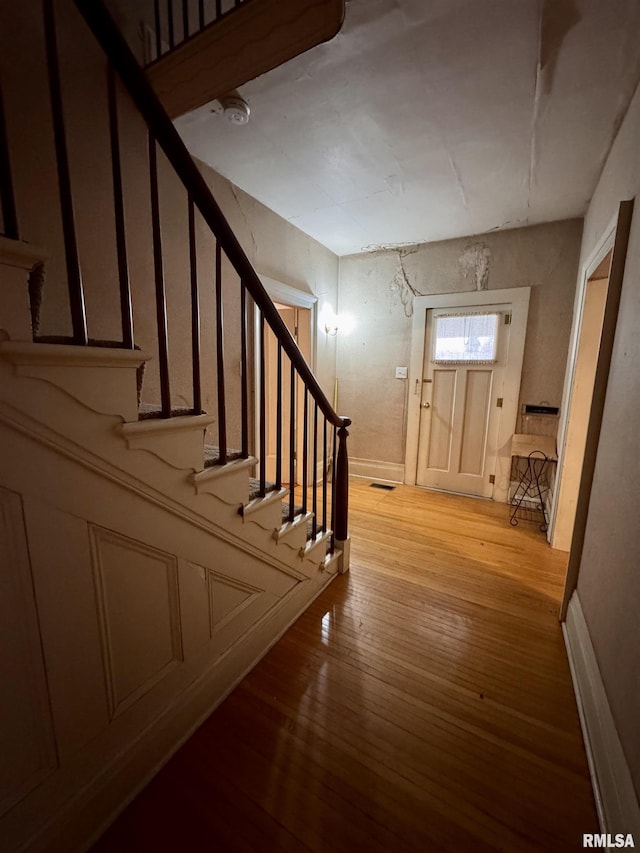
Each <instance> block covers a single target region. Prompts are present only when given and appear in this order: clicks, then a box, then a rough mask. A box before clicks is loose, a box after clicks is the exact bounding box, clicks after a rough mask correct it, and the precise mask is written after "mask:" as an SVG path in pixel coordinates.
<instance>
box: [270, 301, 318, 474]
mask: <svg viewBox="0 0 640 853" xmlns="http://www.w3.org/2000/svg"><path fill="white" fill-rule="evenodd" d="M274 305H275V306H276V308H277V309H278V313H279V314H280V317H281V318H282V320H283V321H284V324H285V325H286V327H287V329H288V330H289V332H290V333H291V337H292V338H293V339H294V341H295V342H296V343H297V344H298V347H299V349H300V352H301V353H302V355H303V356H304V358H305V360H306V362H307V363H310V361H311V311H310V309H309V308H304V307H300V306H297V305H286V304H284V303H282V302H275V303H274ZM279 349H280V347H279V344H278V340H277V338H276V336H275V335H274V334H273V332H272V331H271V329H269V328H268V327H267V328H266V329H265V382H266V390H267V393H266V407H265V408H266V411H265V416H266V424H265V427H266V429H265V436H266V448H267V454H266V476H267V480H270V481H272V482H275V481H276V479H277V476H276V467H277V459H278V455H279V456H280V459H285V460H286V459H289V448H290V447H291V446H293V447H294V448H295V453H294V458H293V463H294V466H293V471H294V475H293V482H292V483H291V482H290V479H291V473H290V471H289V469H288V468H287V470H286V471H284V470H283V474H282V482H283V485H286V486H295V485H298V483H299V482H300V479H301V472H300V471H299V465H300V460H301V459H302V458H303V439H304V435H303V430H302V426H301V425H302V423H303V418H304V414H303V413H304V398H303V392H304V386H303V384H302V382H301V380H300V379H299V377H297V375H296V376H295V377H294V378H293V382H294V383H295V387H294V395H293V399H294V404H293V405H294V409H295V411H294V412H293V417H292V416H291V415H292V412H291V398H292V397H291V390H292V389H291V382H292V376H291V372H290V370H288V369H286V367H285V369H283V365H282V363H281V364H280V365H279V363H278V361H279ZM281 361H282V360H281ZM286 364H287V365H288V364H289V361H288V359H287V360H286ZM278 405H280V409H281V411H280V426H279V428H278ZM278 445H279V446H278Z"/></svg>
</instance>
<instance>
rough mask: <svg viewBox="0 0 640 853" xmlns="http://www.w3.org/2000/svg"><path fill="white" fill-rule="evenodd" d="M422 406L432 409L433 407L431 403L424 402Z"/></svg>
mask: <svg viewBox="0 0 640 853" xmlns="http://www.w3.org/2000/svg"><path fill="white" fill-rule="evenodd" d="M422 408H423V409H430V408H431V403H423V404H422Z"/></svg>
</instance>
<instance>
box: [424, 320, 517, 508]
mask: <svg viewBox="0 0 640 853" xmlns="http://www.w3.org/2000/svg"><path fill="white" fill-rule="evenodd" d="M510 320H511V305H510V304H500V305H483V306H482V307H481V308H478V307H469V308H468V309H465V308H456V309H455V312H452V311H451V309H445V308H438V309H431V310H429V311H427V321H426V338H425V349H424V363H423V372H422V380H421V397H420V433H419V444H418V469H417V478H416V481H417V483H418V485H421V486H427V487H429V488H433V489H443V490H445V491H450V492H459V493H461V494H467V495H476V496H479V497H485V498H490V497H492V496H493V489H494V482H495V470H496V458H497V452H498V447H497V444H498V431H499V425H500V415H501V412H502V402H503V397H504V380H505V372H506V371H505V368H506V361H507V356H508V352H509V332H510V328H511V326H510Z"/></svg>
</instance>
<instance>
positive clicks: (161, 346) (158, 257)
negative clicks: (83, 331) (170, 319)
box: [149, 133, 171, 418]
mask: <svg viewBox="0 0 640 853" xmlns="http://www.w3.org/2000/svg"><path fill="white" fill-rule="evenodd" d="M149 185H150V189H151V233H152V241H153V267H154V274H155V285H156V322H157V326H158V366H159V370H160V397H161V405H162V409H161V411H162V417H163V418H170V417H171V388H170V384H169V341H168V334H167V298H166V292H165V283H164V265H163V260H162V228H161V225H160V195H159V191H158V152H157V150H156V142H155V139H154V138H153V136H152V135H151V133H149Z"/></svg>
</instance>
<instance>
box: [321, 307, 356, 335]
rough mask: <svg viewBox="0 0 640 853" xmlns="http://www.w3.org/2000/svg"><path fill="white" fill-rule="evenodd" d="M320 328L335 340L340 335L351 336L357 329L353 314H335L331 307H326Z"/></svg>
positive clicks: (322, 314)
mask: <svg viewBox="0 0 640 853" xmlns="http://www.w3.org/2000/svg"><path fill="white" fill-rule="evenodd" d="M319 325H320V328H321V329H324V332H325V334H326V335H328V336H329V337H332V338H335V336H336V335H337V334H338V332H340V335H341V336H342V335H349V334H350V333H351V332H352V331H353V330H354V328H355V325H356V323H355V320H354V318H353V317H352V315H351V314H348V313H347V314H340V315H338V314H334V313H333V309H332V308H331V307H330V306H326V307H325V308H324V310H323V312H322V313H321V315H320V324H319Z"/></svg>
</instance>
